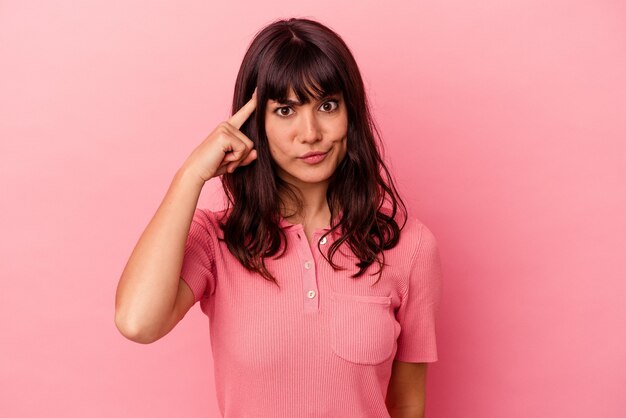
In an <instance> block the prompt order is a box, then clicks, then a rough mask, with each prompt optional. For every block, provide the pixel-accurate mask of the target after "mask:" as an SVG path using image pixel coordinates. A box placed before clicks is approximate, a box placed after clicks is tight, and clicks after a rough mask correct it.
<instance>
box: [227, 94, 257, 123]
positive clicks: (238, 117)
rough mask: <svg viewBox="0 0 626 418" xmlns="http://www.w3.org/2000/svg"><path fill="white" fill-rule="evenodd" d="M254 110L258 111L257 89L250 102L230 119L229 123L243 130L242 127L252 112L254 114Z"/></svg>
mask: <svg viewBox="0 0 626 418" xmlns="http://www.w3.org/2000/svg"><path fill="white" fill-rule="evenodd" d="M254 109H256V89H254V93H252V97H251V98H250V100H248V102H247V103H246V104H245V105H243V106H242V107H241V109H239V110H238V111H237V113H235V114H234V115H232V116H231V117H230V119H228V123H230V124H231V125H233V126H234V127H235V128H237V129H239V128H241V125H243V123H244V122H245V121H246V119H248V117H250V115H251V114H252V112H254Z"/></svg>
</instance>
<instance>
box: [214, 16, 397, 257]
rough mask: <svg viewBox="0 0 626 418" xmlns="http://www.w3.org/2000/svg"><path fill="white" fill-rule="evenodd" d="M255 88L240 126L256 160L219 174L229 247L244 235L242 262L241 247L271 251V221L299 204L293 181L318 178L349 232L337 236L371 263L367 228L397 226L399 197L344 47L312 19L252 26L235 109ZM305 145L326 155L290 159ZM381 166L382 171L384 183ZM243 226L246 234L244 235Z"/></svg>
mask: <svg viewBox="0 0 626 418" xmlns="http://www.w3.org/2000/svg"><path fill="white" fill-rule="evenodd" d="M255 88H256V89H257V93H256V94H257V104H256V109H255V112H254V113H253V114H252V115H251V116H250V118H249V119H248V120H247V121H246V122H245V123H244V124H243V125H242V126H241V128H240V130H241V131H242V132H243V133H244V134H245V135H246V136H248V137H249V138H250V139H251V140H252V141H253V142H254V147H255V149H256V150H257V158H256V160H255V161H254V162H252V163H251V164H249V165H246V166H240V167H239V168H238V169H237V170H235V171H234V172H233V173H226V174H224V175H223V176H222V183H223V186H224V190H225V191H226V194H227V196H228V199H229V203H230V204H232V207H233V211H232V213H231V215H230V219H229V221H228V223H227V229H229V226H231V227H232V231H231V232H232V233H231V239H229V238H227V235H228V232H226V233H225V238H226V240H227V241H231V240H232V242H233V246H232V248H231V251H233V249H235V247H237V244H236V240H239V241H238V242H239V243H242V242H247V243H248V244H247V249H246V250H244V249H243V248H238V250H239V253H240V254H241V255H242V257H240V259H242V262H243V259H245V258H246V256H245V255H244V254H245V253H246V252H247V251H250V254H253V253H254V254H257V255H258V254H259V253H261V252H264V251H266V252H267V254H266V255H273V254H274V253H276V250H277V248H278V244H279V243H276V242H274V241H275V240H273V238H272V237H271V235H275V236H276V237H278V235H279V233H280V234H281V235H282V231H280V230H279V228H278V224H279V220H280V216H282V215H283V213H282V210H283V208H285V207H287V206H290V207H296V208H298V209H297V210H298V211H301V210H302V209H303V199H302V193H301V189H302V187H301V186H303V185H305V184H310V183H323V184H324V185H326V186H327V189H326V200H327V203H328V206H329V208H330V211H331V216H333V217H335V216H336V215H337V214H339V213H341V215H342V219H341V220H340V221H341V222H340V224H339V225H338V226H337V227H338V228H342V229H343V231H346V232H347V233H346V234H345V235H344V236H343V237H342V238H343V240H344V241H349V243H350V245H351V247H352V246H353V244H354V246H355V247H359V245H357V244H356V243H357V242H360V243H361V244H360V248H358V249H356V251H355V254H357V256H359V255H360V256H363V257H365V258H367V259H370V262H369V264H371V262H372V261H373V258H372V257H371V255H372V254H373V255H375V254H376V253H377V252H380V249H381V248H382V245H381V242H382V241H384V240H382V239H381V241H380V242H379V243H378V244H376V243H374V242H373V241H371V239H369V238H366V236H369V235H371V234H374V235H381V234H382V233H383V231H381V225H379V223H380V222H383V223H387V222H388V221H389V220H391V222H393V225H395V228H392V229H395V230H397V229H398V227H397V224H396V223H395V221H393V220H392V218H393V217H394V216H395V213H396V210H397V208H396V201H397V200H399V201H400V202H402V200H401V199H400V198H399V196H398V195H397V192H396V190H395V187H394V185H393V181H392V179H391V178H390V176H389V172H388V171H387V169H386V167H385V165H384V163H383V161H382V158H381V155H380V152H379V146H380V147H382V143H377V141H376V139H375V136H374V132H375V131H376V133H377V129H376V126H375V124H374V121H373V119H372V118H371V115H370V112H369V106H368V104H367V99H366V95H365V91H364V87H363V81H362V78H361V74H360V71H359V68H358V66H357V63H356V61H355V59H354V57H353V55H352V53H351V52H350V50H349V48H348V46H347V45H346V44H345V42H344V41H343V40H342V39H341V37H340V36H339V35H338V34H336V33H335V32H334V31H332V30H331V29H330V28H328V27H326V26H324V25H322V24H321V23H319V22H316V21H313V20H309V19H296V18H291V19H287V20H278V21H275V22H273V23H271V24H269V25H268V26H266V27H265V28H263V29H262V30H261V31H259V32H258V33H257V34H256V36H255V38H254V39H253V40H252V42H251V44H250V46H249V48H248V50H247V52H246V54H245V56H244V58H243V62H242V64H241V67H240V69H239V73H238V75H237V81H236V84H235V91H234V97H233V106H232V112H233V113H235V112H236V111H237V110H239V109H240V108H241V107H242V106H243V105H244V104H245V103H246V102H247V101H248V100H249V99H250V97H251V96H252V93H253V92H254V90H255ZM294 102H295V103H294ZM311 151H322V152H326V151H327V152H328V153H327V155H326V157H325V158H324V160H323V161H321V162H319V163H317V164H308V163H307V162H305V161H303V160H302V159H299V158H298V157H301V156H302V155H304V154H305V153H308V152H311ZM381 172H386V174H387V180H388V182H389V185H388V184H387V183H386V182H385V180H384V179H383V178H382V177H381ZM386 197H388V198H389V200H390V201H391V204H392V208H391V212H392V213H391V216H388V215H389V214H388V213H384V212H380V210H379V209H380V208H381V207H382V206H383V204H384V202H385V198H386ZM287 201H288V202H289V204H287V203H288V202H287ZM403 206H404V205H403ZM405 212H406V211H405ZM235 228H239V229H238V232H237V231H235ZM372 228H373V229H374V231H373V232H372ZM249 233H250V234H252V235H254V236H248V238H245V236H246V235H249ZM265 234H269V235H270V237H269V239H268V237H266V236H265ZM391 235H393V234H391ZM392 241H393V239H392ZM364 243H365V244H364ZM229 247H230V244H229ZM354 249H355V248H353V250H354ZM331 251H332V252H334V251H333V250H332V249H331ZM363 257H360V258H363ZM245 264H246V263H244V265H245ZM331 264H332V263H331ZM369 264H367V265H369Z"/></svg>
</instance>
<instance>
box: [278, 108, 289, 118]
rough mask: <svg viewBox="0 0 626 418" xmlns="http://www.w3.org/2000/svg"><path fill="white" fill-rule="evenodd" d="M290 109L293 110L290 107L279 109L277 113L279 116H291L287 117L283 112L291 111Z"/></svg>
mask: <svg viewBox="0 0 626 418" xmlns="http://www.w3.org/2000/svg"><path fill="white" fill-rule="evenodd" d="M290 109H291V108H289V107H279V108H278V109H276V111H277V112H278V114H279V115H280V116H289V114H287V115H286V114H284V113H283V112H282V111H283V110H290Z"/></svg>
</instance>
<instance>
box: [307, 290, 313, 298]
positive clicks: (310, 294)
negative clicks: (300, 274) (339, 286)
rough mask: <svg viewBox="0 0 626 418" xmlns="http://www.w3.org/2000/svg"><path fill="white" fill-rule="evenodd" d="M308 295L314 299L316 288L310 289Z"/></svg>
mask: <svg viewBox="0 0 626 418" xmlns="http://www.w3.org/2000/svg"><path fill="white" fill-rule="evenodd" d="M306 296H307V297H308V298H309V299H313V298H314V297H315V290H309V291H308V293H307V294H306Z"/></svg>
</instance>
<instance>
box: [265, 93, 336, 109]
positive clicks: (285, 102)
mask: <svg viewBox="0 0 626 418" xmlns="http://www.w3.org/2000/svg"><path fill="white" fill-rule="evenodd" d="M335 96H337V95H336V94H327V95H325V96H324V97H321V98H320V99H319V101H320V102H323V101H324V100H328V99H329V98H331V97H335ZM270 101H271V102H273V103H278V104H279V105H286V106H295V105H297V106H299V105H301V104H302V103H301V102H300V101H299V100H294V99H285V100H282V101H281V100H271V99H270Z"/></svg>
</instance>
